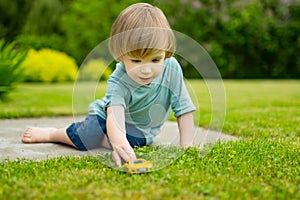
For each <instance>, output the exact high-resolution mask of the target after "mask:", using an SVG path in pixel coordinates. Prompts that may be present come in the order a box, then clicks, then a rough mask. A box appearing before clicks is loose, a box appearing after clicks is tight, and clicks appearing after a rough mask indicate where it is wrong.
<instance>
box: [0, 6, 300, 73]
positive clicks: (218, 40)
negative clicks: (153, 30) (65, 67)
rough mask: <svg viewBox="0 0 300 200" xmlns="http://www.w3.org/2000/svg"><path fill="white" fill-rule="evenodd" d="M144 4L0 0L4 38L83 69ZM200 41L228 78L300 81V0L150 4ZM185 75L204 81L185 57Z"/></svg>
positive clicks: (178, 29)
mask: <svg viewBox="0 0 300 200" xmlns="http://www.w3.org/2000/svg"><path fill="white" fill-rule="evenodd" d="M135 2H138V1H136V0H129V1H120V0H101V1H99V0H90V1H86V0H13V1H6V0H0V11H1V17H0V28H1V29H0V36H1V37H4V38H5V39H6V40H8V41H12V40H17V42H18V43H19V44H20V45H22V46H28V47H33V48H35V49H41V48H51V49H55V50H60V51H64V52H66V53H67V54H68V55H71V56H72V57H74V58H75V59H76V62H77V64H78V65H80V64H81V63H82V62H83V59H84V58H85V57H86V56H87V54H88V53H89V52H90V51H91V50H92V49H93V48H94V47H95V46H96V45H97V44H99V43H100V42H101V41H103V40H105V39H107V38H108V37H109V33H110V27H111V25H112V23H113V21H114V20H115V18H116V17H117V15H118V14H119V12H120V11H121V10H123V9H124V8H125V7H127V6H128V5H130V4H132V3H135ZM145 2H149V3H152V4H154V5H157V6H158V7H160V8H161V9H162V10H163V11H164V12H165V14H166V16H167V17H168V19H169V21H170V23H171V26H172V28H174V29H175V30H177V31H179V32H182V33H185V34H186V35H188V36H190V37H191V38H193V39H195V40H196V41H197V42H199V43H200V44H201V45H202V46H204V48H205V49H206V50H207V51H208V52H209V54H210V55H211V57H212V58H213V60H214V61H215V63H216V64H217V66H218V67H219V69H220V72H221V74H222V76H223V77H225V78H300V57H299V56H298V55H297V52H300V36H299V35H300V34H299V33H300V3H299V0H253V1H246V0H245V1H240V0H163V1H158V0H146V1H145ZM180 60H181V61H182V64H183V67H184V68H185V70H184V73H185V77H194V78H195V77H199V76H200V75H199V74H198V73H195V69H194V68H193V67H192V66H190V65H189V63H187V62H185V61H184V59H182V58H180Z"/></svg>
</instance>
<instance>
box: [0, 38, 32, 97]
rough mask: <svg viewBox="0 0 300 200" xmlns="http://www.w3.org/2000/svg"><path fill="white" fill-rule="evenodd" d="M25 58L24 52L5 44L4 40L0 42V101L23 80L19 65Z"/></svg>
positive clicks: (13, 44) (13, 45)
mask: <svg viewBox="0 0 300 200" xmlns="http://www.w3.org/2000/svg"><path fill="white" fill-rule="evenodd" d="M25 58H26V51H24V50H21V49H18V48H17V47H16V46H15V43H9V44H5V41H4V40H0V99H2V98H3V97H4V96H5V95H6V94H7V93H8V92H10V91H11V90H12V89H13V88H14V84H15V83H16V82H19V81H21V80H22V79H23V77H24V74H23V71H22V69H21V63H22V62H23V61H24V59H25Z"/></svg>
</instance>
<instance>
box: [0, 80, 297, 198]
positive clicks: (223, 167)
mask: <svg viewBox="0 0 300 200" xmlns="http://www.w3.org/2000/svg"><path fill="white" fill-rule="evenodd" d="M188 82H189V83H190V85H191V86H192V88H193V91H194V93H195V96H196V97H197V100H198V105H197V106H199V107H200V110H201V111H200V118H199V112H197V113H196V118H197V120H196V121H197V123H198V124H200V125H201V126H203V127H208V126H209V124H210V119H211V107H212V106H211V105H210V104H211V103H210V94H209V91H208V90H207V88H206V86H205V84H204V83H203V82H201V81H195V80H190V81H188ZM224 85H225V89H226V118H225V123H224V126H223V132H224V133H227V134H230V135H234V136H236V137H238V138H239V141H237V142H227V143H217V144H216V145H214V147H213V148H212V150H211V151H209V152H208V154H206V155H205V156H203V155H202V150H201V149H197V148H189V149H188V150H187V151H186V152H185V153H184V154H183V155H182V156H181V157H180V158H179V159H177V160H176V161H175V162H173V163H172V164H171V165H169V166H168V167H165V168H163V169H161V170H158V171H155V172H152V173H148V174H144V175H129V174H126V173H123V172H120V171H117V170H113V169H111V168H109V167H107V166H105V165H103V164H102V163H101V162H99V158H97V157H85V158H75V157H64V158H56V159H50V160H45V161H41V162H35V161H31V160H16V161H8V160H5V161H3V162H1V163H0V199H20V198H25V199H29V198H30V199H31V198H33V199H94V198H95V197H96V198H98V199H126V198H127V199H299V198H300V169H299V166H300V140H299V138H300V137H299V136H300V126H299V124H300V87H299V86H300V81H299V80H225V81H224ZM105 87H106V84H104V83H101V84H100V87H98V88H96V89H95V88H94V87H91V86H90V85H89V84H83V85H82V86H81V87H80V88H79V89H78V90H79V93H80V94H81V95H80V98H78V97H75V101H74V105H73V107H74V108H75V112H76V114H85V113H86V110H87V106H88V104H89V102H90V101H92V100H93V99H94V98H97V97H101V96H102V95H103V94H104V89H105ZM76 90H77V89H76ZM72 92H73V84H67V83H66V84H48V85H38V84H22V85H20V86H19V87H18V88H17V89H16V90H15V91H14V92H12V93H11V94H10V95H9V96H8V97H7V100H6V101H4V102H0V117H1V118H17V117H39V116H56V115H71V114H72ZM91 93H92V94H91ZM153 149H154V148H151V147H148V148H142V149H136V152H137V153H138V154H143V153H145V152H151V151H153ZM166 151H170V149H166Z"/></svg>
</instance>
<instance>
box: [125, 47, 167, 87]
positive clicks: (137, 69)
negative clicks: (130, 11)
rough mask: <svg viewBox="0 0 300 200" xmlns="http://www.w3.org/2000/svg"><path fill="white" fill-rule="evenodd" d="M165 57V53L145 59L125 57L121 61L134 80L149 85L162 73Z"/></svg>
mask: <svg viewBox="0 0 300 200" xmlns="http://www.w3.org/2000/svg"><path fill="white" fill-rule="evenodd" d="M165 55H166V53H165V52H164V51H161V52H157V53H153V54H150V55H148V56H146V57H144V58H140V57H139V58H136V57H131V56H129V55H125V56H123V57H122V59H121V61H122V62H123V63H124V65H125V69H126V72H127V74H128V76H129V77H130V78H131V79H132V80H134V81H135V82H137V83H139V84H141V85H147V84H149V83H151V81H152V80H153V79H155V78H156V77H157V76H158V75H159V74H160V72H161V71H162V68H163V62H164V59H165Z"/></svg>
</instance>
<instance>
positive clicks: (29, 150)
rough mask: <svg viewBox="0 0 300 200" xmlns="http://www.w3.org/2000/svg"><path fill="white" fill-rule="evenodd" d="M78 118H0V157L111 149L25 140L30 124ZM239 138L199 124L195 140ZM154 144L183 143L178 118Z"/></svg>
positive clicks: (54, 123) (200, 142)
mask: <svg viewBox="0 0 300 200" xmlns="http://www.w3.org/2000/svg"><path fill="white" fill-rule="evenodd" d="M82 119H84V116H81V117H76V121H78V120H82ZM72 122H74V118H73V117H55V118H29V119H5V120H0V161H1V160H4V159H10V160H15V159H18V158H27V159H33V160H43V159H48V158H53V157H60V156H68V155H74V156H86V155H94V154H97V153H99V152H109V151H108V150H106V149H94V150H91V151H87V152H81V151H78V150H76V149H75V148H73V147H69V146H65V145H62V144H54V143H33V144H24V143H22V142H21V138H22V135H23V132H24V131H25V129H26V128H27V127H32V126H38V127H56V128H61V127H66V126H68V125H69V124H71V123H72ZM236 139H237V138H235V137H233V136H229V135H225V134H222V133H219V132H216V131H211V130H205V129H203V128H200V127H197V128H196V133H195V139H194V144H195V145H197V146H204V145H205V144H207V143H215V142H217V141H219V140H221V141H232V140H236ZM153 145H162V146H168V145H179V131H178V128H177V123H176V122H170V121H168V122H166V123H165V125H164V127H163V129H162V131H161V133H160V134H159V135H158V136H157V138H156V139H155V141H154V143H153Z"/></svg>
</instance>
